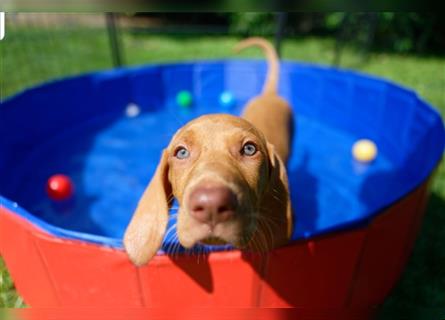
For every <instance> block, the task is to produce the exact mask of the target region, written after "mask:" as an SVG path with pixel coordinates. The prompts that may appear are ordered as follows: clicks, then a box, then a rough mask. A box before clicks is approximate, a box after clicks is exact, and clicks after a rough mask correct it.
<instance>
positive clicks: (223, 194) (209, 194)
mask: <svg viewBox="0 0 445 320" xmlns="http://www.w3.org/2000/svg"><path fill="white" fill-rule="evenodd" d="M237 206H238V201H237V197H236V195H235V194H234V193H233V192H232V190H230V189H229V188H228V187H225V186H203V187H197V188H195V190H193V191H192V193H191V194H190V202H189V209H190V214H191V216H192V217H194V218H195V219H196V220H198V221H200V222H202V223H209V224H211V225H216V224H218V223H221V222H224V221H227V220H229V219H230V218H232V217H233V216H234V214H235V211H236V208H237Z"/></svg>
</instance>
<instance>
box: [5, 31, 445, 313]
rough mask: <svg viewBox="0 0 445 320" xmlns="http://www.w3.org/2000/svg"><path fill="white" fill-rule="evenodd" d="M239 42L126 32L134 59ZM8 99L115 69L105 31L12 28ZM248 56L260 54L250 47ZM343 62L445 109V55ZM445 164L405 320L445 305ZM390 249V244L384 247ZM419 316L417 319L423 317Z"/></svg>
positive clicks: (390, 309)
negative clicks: (84, 74) (54, 81)
mask: <svg viewBox="0 0 445 320" xmlns="http://www.w3.org/2000/svg"><path fill="white" fill-rule="evenodd" d="M237 41H238V39H237V38H234V37H229V36H227V37H226V36H199V37H198V36H184V35H182V36H176V35H171V36H161V35H150V36H149V35H140V34H139V35H137V34H132V33H130V32H128V31H124V32H123V44H124V47H125V52H124V53H125V59H126V62H127V64H128V65H134V64H143V63H151V62H159V61H163V62H167V61H179V60H193V59H214V58H227V57H231V56H233V53H232V50H231V49H232V47H233V45H234V44H235V43H236V42H237ZM333 49H334V41H333V40H332V39H320V38H304V39H293V40H286V41H285V43H284V46H283V58H284V59H294V60H300V61H307V62H313V63H320V64H326V65H328V64H330V63H331V62H332V61H333V55H334V50H333ZM0 50H1V51H0V59H1V60H0V68H1V69H0V79H1V80H0V81H2V83H1V93H2V97H6V96H9V95H11V94H13V93H15V92H18V91H20V90H22V89H23V88H26V87H28V86H30V85H33V84H37V83H40V82H42V81H45V80H49V79H52V78H57V77H62V76H65V75H71V74H78V73H81V72H86V71H90V70H97V69H105V68H109V67H111V58H110V55H109V51H108V40H107V38H106V33H105V32H104V30H100V29H76V28H65V29H57V28H56V29H54V30H51V33H49V32H48V30H43V29H35V28H34V29H32V30H30V29H26V30H25V29H23V28H15V29H14V28H13V27H10V28H9V29H8V33H7V38H6V39H5V40H4V41H3V42H2V45H1V46H0ZM242 56H244V57H261V55H260V53H258V52H256V51H255V50H253V51H248V52H246V53H244V54H243V55H242ZM342 67H345V68H349V69H355V70H358V71H362V72H366V73H369V74H373V75H378V76H382V77H385V78H387V79H390V80H393V81H395V82H398V83H400V84H402V85H405V86H408V87H410V88H413V89H414V90H416V91H417V92H418V93H419V94H420V95H421V96H422V97H423V98H425V99H426V100H427V101H429V102H430V103H432V104H433V105H435V106H436V107H437V108H438V109H439V110H440V112H441V113H442V115H445V57H444V56H442V57H427V56H424V57H420V56H410V55H397V54H390V53H378V52H373V53H371V55H370V56H369V58H368V59H367V60H366V61H364V62H363V61H362V59H361V56H360V55H359V54H358V53H357V52H356V51H355V50H353V49H352V48H349V47H348V48H345V50H344V52H343V55H342ZM444 239H445V168H444V165H443V164H442V165H441V166H440V168H439V170H438V171H437V174H436V178H435V180H434V182H433V184H432V197H431V200H430V202H429V206H428V211H427V214H426V217H425V220H424V223H423V226H422V230H421V233H420V236H419V238H418V241H417V242H416V245H415V248H414V252H413V255H412V256H411V258H410V260H409V262H408V265H407V267H406V269H405V271H404V273H403V275H402V278H401V279H400V281H399V282H398V284H397V285H396V287H395V288H394V290H393V292H392V294H391V295H390V296H389V297H388V299H387V301H386V302H385V304H384V306H383V308H382V310H383V312H384V314H385V315H387V316H388V318H400V317H399V316H400V312H402V311H403V310H412V311H410V313H409V315H410V316H411V318H413V317H414V318H421V317H420V316H419V314H422V315H425V314H426V313H428V312H430V311H431V310H437V309H438V308H442V307H445V245H444V244H443V243H444ZM382 250H384V248H382ZM22 305H23V302H22V300H21V299H20V297H19V296H18V295H17V294H16V293H15V291H14V289H13V284H12V282H11V279H10V278H9V276H8V272H7V270H6V268H5V266H4V264H3V263H2V262H1V259H0V307H4V306H9V307H15V306H22ZM417 316H418V317H417Z"/></svg>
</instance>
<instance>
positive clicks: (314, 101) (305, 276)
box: [0, 60, 445, 319]
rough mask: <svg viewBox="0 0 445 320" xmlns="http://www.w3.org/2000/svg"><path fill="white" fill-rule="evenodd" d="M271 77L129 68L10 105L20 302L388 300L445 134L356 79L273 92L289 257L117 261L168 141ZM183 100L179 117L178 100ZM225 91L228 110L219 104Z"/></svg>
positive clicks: (11, 216)
mask: <svg viewBox="0 0 445 320" xmlns="http://www.w3.org/2000/svg"><path fill="white" fill-rule="evenodd" d="M265 72H266V65H265V63H263V62H260V61H242V60H228V61H212V62H196V63H183V64H166V65H154V66H145V67H138V68H128V69H127V68H126V69H118V70H113V71H106V72H97V73H93V74H88V75H82V76H78V77H73V78H67V79H63V80H60V81H55V82H51V83H47V84H43V85H41V86H38V87H35V88H32V89H29V90H26V91H24V92H22V93H20V94H18V95H16V96H14V97H12V98H10V99H8V100H6V101H4V102H3V103H2V105H1V107H0V150H1V153H0V177H1V180H0V195H1V196H0V253H1V255H2V256H3V258H4V260H5V262H6V265H7V267H8V270H9V271H10V273H11V276H12V278H13V279H14V281H15V284H16V287H17V289H18V291H19V293H20V294H21V295H22V296H23V298H24V300H25V301H26V303H28V304H29V305H31V306H132V307H133V306H134V307H137V306H148V307H168V306H172V305H175V306H181V305H187V306H205V307H216V306H217V307H288V306H291V307H297V308H301V309H311V310H323V309H337V308H349V309H354V310H363V313H362V315H361V318H362V319H364V318H366V316H367V315H369V312H370V310H372V308H373V307H374V306H376V305H378V304H380V303H382V301H383V300H384V298H385V296H386V295H387V294H388V293H389V291H390V289H391V288H392V287H393V285H394V284H395V282H396V281H397V279H398V278H399V276H400V274H401V272H402V270H403V268H404V264H405V262H406V260H407V258H408V256H409V254H410V251H411V248H412V246H413V243H414V240H415V237H416V234H417V231H418V229H419V226H420V223H421V220H422V216H423V213H424V209H425V204H426V200H427V191H428V190H427V189H428V181H429V180H430V177H431V174H432V172H433V171H434V169H435V167H436V166H437V165H438V163H439V161H440V159H441V157H442V153H443V149H444V142H445V134H444V127H443V123H442V120H441V118H440V115H439V114H438V113H437V112H436V111H435V110H433V109H432V108H431V107H430V106H429V105H428V104H427V103H425V102H424V101H422V100H421V99H420V98H418V97H417V95H416V94H415V93H414V92H412V91H410V90H408V89H404V88H401V87H399V86H397V85H395V84H392V83H389V82H387V81H384V80H381V79H376V78H372V77H369V76H364V75H360V74H356V73H353V72H348V71H339V70H335V69H330V68H323V67H317V66H311V65H302V64H297V63H293V62H284V63H283V64H282V72H281V78H280V94H281V95H282V96H284V97H285V98H286V99H287V100H288V101H289V102H290V103H291V105H292V106H293V108H294V110H295V113H296V119H295V121H296V123H295V128H296V130H295V136H294V139H293V146H292V154H291V157H290V160H289V163H288V173H289V180H290V188H291V198H292V203H293V208H294V212H295V214H296V224H295V228H294V232H293V236H292V237H293V241H292V242H291V243H290V244H289V245H288V246H285V247H282V248H279V249H276V250H274V251H272V252H270V253H268V254H265V255H256V254H252V253H244V252H241V251H239V250H235V249H232V248H228V247H215V248H211V247H199V248H196V249H195V250H193V252H185V251H184V250H181V248H179V247H178V245H177V243H175V241H174V240H175V237H174V235H168V236H167V237H166V239H165V240H164V245H163V250H161V251H160V252H159V254H158V255H157V256H156V257H155V258H154V259H153V260H151V261H150V263H149V264H148V265H146V266H143V267H140V268H137V267H135V266H134V265H133V264H131V262H130V261H129V260H128V258H127V256H126V254H125V252H124V251H123V248H122V241H121V238H122V236H123V233H124V231H125V228H126V226H127V224H128V222H129V220H130V218H131V215H132V213H133V210H134V209H135V207H136V204H137V202H138V199H139V197H140V196H141V194H142V192H143V190H144V188H145V187H146V185H147V183H148V182H149V180H150V178H151V175H152V174H153V173H154V170H155V168H156V165H157V162H158V160H159V158H160V154H161V150H162V149H163V148H164V147H165V146H166V145H167V144H168V142H169V140H170V138H171V136H172V134H173V133H174V132H175V131H176V129H178V128H179V127H181V126H182V125H183V124H184V123H186V122H187V121H189V120H191V119H193V118H195V117H197V116H199V115H201V114H206V113H221V112H229V113H233V114H239V113H240V111H241V108H242V106H243V105H244V103H245V102H246V101H247V100H248V99H249V98H251V97H252V96H254V95H256V94H258V93H259V92H260V90H261V87H262V84H263V81H264V76H265ZM184 90H185V91H188V92H190V93H191V97H192V102H191V103H190V104H189V105H188V106H180V105H178V103H177V101H176V97H177V94H178V93H179V92H183V91H184ZM222 92H229V93H230V94H231V95H232V96H233V97H234V99H235V101H236V102H235V103H233V104H232V105H231V106H230V107H224V106H221V104H220V103H219V99H220V95H221V93H222ZM363 138H366V139H370V140H372V141H373V142H374V143H375V144H376V146H377V148H378V154H377V157H376V159H375V160H374V161H372V162H370V163H368V164H364V163H359V162H357V161H355V160H354V159H353V157H352V155H351V149H352V146H353V145H354V143H355V142H356V141H357V140H359V139H363ZM54 174H64V175H66V176H68V177H69V178H70V179H71V181H72V183H73V187H74V195H73V196H72V197H71V198H70V199H68V200H65V201H53V200H51V199H50V198H49V197H48V195H47V193H46V190H45V188H46V185H47V181H48V179H49V178H50V177H51V176H53V175H54ZM173 211H174V210H173ZM173 213H174V212H173ZM173 223H174V215H172V216H171V221H170V224H171V225H172V224H173ZM330 318H331V319H332V314H331V316H330Z"/></svg>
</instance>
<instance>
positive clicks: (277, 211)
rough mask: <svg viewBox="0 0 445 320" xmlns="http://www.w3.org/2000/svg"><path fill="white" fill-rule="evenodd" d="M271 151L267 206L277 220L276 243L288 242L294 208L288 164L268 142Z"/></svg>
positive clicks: (265, 200) (265, 197)
mask: <svg viewBox="0 0 445 320" xmlns="http://www.w3.org/2000/svg"><path fill="white" fill-rule="evenodd" d="M267 151H268V153H269V167H270V171H269V185H268V188H267V190H266V194H265V196H264V204H263V206H264V207H265V208H269V212H271V213H272V214H273V215H274V216H275V217H274V219H275V221H277V222H278V223H277V227H279V228H280V230H277V232H278V233H277V234H278V235H282V237H277V239H276V242H277V243H276V244H275V245H283V244H285V243H287V242H288V241H289V239H290V237H291V234H292V208H291V201H290V194H289V182H288V178H287V171H286V166H285V165H284V163H283V161H282V159H281V158H280V156H279V155H278V153H277V152H276V150H275V147H274V146H273V145H272V144H271V143H269V142H268V143H267Z"/></svg>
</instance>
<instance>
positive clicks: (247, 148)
mask: <svg viewBox="0 0 445 320" xmlns="http://www.w3.org/2000/svg"><path fill="white" fill-rule="evenodd" d="M256 152H257V149H256V145H254V144H253V143H252V142H246V143H245V144H244V146H243V149H242V150H241V154H242V155H244V156H249V157H250V156H253V155H254V154H255V153H256Z"/></svg>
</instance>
